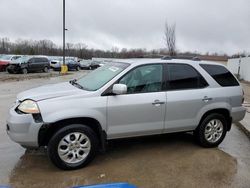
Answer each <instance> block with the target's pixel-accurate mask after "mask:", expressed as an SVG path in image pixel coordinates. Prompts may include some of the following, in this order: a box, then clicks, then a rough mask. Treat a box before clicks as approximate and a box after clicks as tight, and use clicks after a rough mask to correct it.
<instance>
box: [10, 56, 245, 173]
mask: <svg viewBox="0 0 250 188" xmlns="http://www.w3.org/2000/svg"><path fill="white" fill-rule="evenodd" d="M243 100H244V98H243V90H242V87H241V86H240V84H239V82H238V81H237V80H236V78H235V77H234V76H233V75H232V74H231V73H230V72H229V71H228V70H227V69H226V67H225V66H223V65H221V64H217V63H211V62H206V61H191V60H178V59H172V60H157V59H141V60H119V61H117V62H112V61H111V62H108V63H106V64H105V65H104V66H102V67H100V68H98V69H97V70H95V71H93V72H90V73H89V74H86V75H85V76H83V77H81V78H79V79H76V80H71V81H70V82H65V83H59V84H54V85H46V86H42V87H38V88H35V89H31V90H28V91H24V92H22V93H20V94H19V95H18V96H17V100H16V104H15V105H14V106H13V107H12V108H11V109H10V111H9V118H8V120H7V132H8V135H9V136H10V138H11V139H12V140H14V141H15V142H17V143H19V144H21V145H22V146H24V147H40V146H45V147H47V151H48V156H49V158H50V159H51V161H52V162H53V163H54V164H55V165H56V166H57V167H59V168H61V169H68V170H69V169H77V168H81V167H83V166H85V165H86V164H88V163H89V162H90V161H91V160H92V159H93V158H94V156H95V154H96V153H97V151H98V150H104V149H105V145H106V142H107V140H111V139H116V138H125V137H135V136H144V135H154V134H165V133H172V132H189V131H192V132H193V133H194V137H195V139H196V140H197V142H198V143H199V144H200V145H201V146H203V147H216V146H217V145H219V144H220V143H221V142H222V140H223V139H224V137H225V135H226V133H227V131H229V130H230V128H231V124H232V122H237V121H240V120H242V119H243V118H244V115H245V108H244V107H243V106H242V102H243Z"/></svg>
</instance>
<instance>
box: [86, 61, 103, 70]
mask: <svg viewBox="0 0 250 188" xmlns="http://www.w3.org/2000/svg"><path fill="white" fill-rule="evenodd" d="M104 64H105V63H104V62H103V61H92V62H91V64H90V66H89V67H90V69H92V70H93V69H97V68H98V67H101V66H103V65H104Z"/></svg>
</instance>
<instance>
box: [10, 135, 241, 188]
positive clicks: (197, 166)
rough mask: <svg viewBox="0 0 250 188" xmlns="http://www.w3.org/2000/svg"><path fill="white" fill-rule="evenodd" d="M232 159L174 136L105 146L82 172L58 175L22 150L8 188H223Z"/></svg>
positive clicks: (42, 156)
mask: <svg viewBox="0 0 250 188" xmlns="http://www.w3.org/2000/svg"><path fill="white" fill-rule="evenodd" d="M236 167H237V163H236V160H235V159H234V158H233V157H231V156H230V155H228V154H226V153H224V152H223V151H221V150H219V149H217V148H212V149H205V148H201V147H200V146H198V145H196V144H195V143H194V142H193V136H192V134H187V133H179V134H167V135H157V136H148V137H138V138H131V139H119V140H113V141H110V142H109V144H108V147H107V151H106V152H105V153H100V154H98V155H97V156H96V158H95V160H94V161H93V162H92V163H90V164H89V165H88V166H87V167H85V168H83V169H80V170H75V171H62V170H59V169H57V168H56V167H54V166H53V165H52V164H51V162H50V161H49V159H48V158H47V156H46V152H45V151H44V150H39V151H26V153H25V154H24V155H23V156H22V157H21V159H20V160H19V162H18V164H17V165H16V167H15V168H14V169H13V171H12V174H11V176H10V185H11V186H13V187H71V186H75V185H87V184H96V183H106V182H130V183H132V184H135V185H137V186H138V187H146V188H147V187H201V186H202V187H227V186H229V185H230V182H231V181H232V179H233V177H234V174H235V173H236Z"/></svg>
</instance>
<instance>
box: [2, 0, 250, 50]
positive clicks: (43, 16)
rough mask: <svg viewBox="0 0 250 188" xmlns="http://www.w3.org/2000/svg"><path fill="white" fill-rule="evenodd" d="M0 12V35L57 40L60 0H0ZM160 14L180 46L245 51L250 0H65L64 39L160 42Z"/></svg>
mask: <svg viewBox="0 0 250 188" xmlns="http://www.w3.org/2000/svg"><path fill="white" fill-rule="evenodd" d="M0 12H1V16H0V38H1V37H8V38H10V39H11V41H15V40H16V39H19V38H21V39H34V40H39V39H50V40H52V41H53V42H55V43H56V44H58V45H60V44H61V39H62V0H0ZM166 20H167V21H168V22H169V23H176V38H177V48H178V50H180V51H199V52H203V53H204V52H207V51H209V52H219V53H228V54H232V53H237V52H239V51H240V52H242V51H246V52H250V0H66V26H67V28H68V30H69V31H68V32H67V33H66V41H67V42H73V43H78V42H82V43H85V44H87V45H88V48H99V49H111V48H112V47H114V46H115V47H118V48H146V49H149V50H150V49H153V48H163V47H164V40H163V32H164V23H165V21H166Z"/></svg>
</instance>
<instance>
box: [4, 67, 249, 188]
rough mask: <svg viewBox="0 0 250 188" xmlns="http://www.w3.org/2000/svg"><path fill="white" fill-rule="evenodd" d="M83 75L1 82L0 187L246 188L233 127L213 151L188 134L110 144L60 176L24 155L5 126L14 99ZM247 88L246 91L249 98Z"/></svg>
mask: <svg viewBox="0 0 250 188" xmlns="http://www.w3.org/2000/svg"><path fill="white" fill-rule="evenodd" d="M83 74H85V72H84V71H81V72H77V73H74V74H70V75H67V76H56V77H53V76H52V77H44V78H37V79H28V80H26V79H25V80H21V81H15V80H14V81H13V80H7V81H0V153H1V155H0V185H11V186H12V187H25V188H27V187H70V186H75V185H87V184H96V183H104V182H105V183H106V182H129V183H132V184H134V185H137V186H138V187H142V188H151V187H152V188H166V187H243V188H247V187H250V150H249V148H250V142H249V139H248V138H247V137H246V136H245V135H244V133H242V132H241V131H240V130H239V129H238V128H237V127H236V126H235V125H233V127H232V130H231V131H230V132H229V133H228V134H227V136H226V138H225V140H224V141H223V143H222V144H220V146H219V147H218V148H212V149H205V148H201V147H199V146H197V145H196V144H195V143H194V141H193V137H192V134H189V133H185V134H184V133H182V134H168V135H161V136H150V137H142V138H134V139H122V140H116V141H112V142H110V143H109V145H108V151H107V152H106V153H104V154H99V155H98V156H97V157H96V159H95V160H94V161H93V162H92V163H91V164H90V165H89V166H87V167H86V168H83V169H80V170H76V171H61V170H59V169H57V168H56V167H54V166H53V165H52V164H51V162H50V161H49V159H48V157H47V156H46V151H45V150H43V149H40V150H28V151H27V150H25V149H23V148H22V147H21V146H19V145H18V144H16V143H14V142H12V141H11V140H10V139H9V138H8V136H7V134H6V131H5V126H6V125H5V124H6V123H5V122H6V118H7V113H8V109H9V107H10V106H11V105H12V103H13V102H14V101H15V98H16V94H17V93H19V92H20V91H23V90H26V89H29V88H33V87H37V86H40V85H44V84H50V83H58V82H63V81H68V80H70V79H72V78H77V77H80V76H82V75H83ZM0 78H1V76H0ZM248 87H249V86H245V85H244V88H247V89H246V90H247V92H245V93H246V96H248V97H249V98H250V92H249V93H248V90H249V91H250V89H249V88H250V87H249V88H248ZM248 94H249V95H248ZM248 97H247V98H248Z"/></svg>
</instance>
